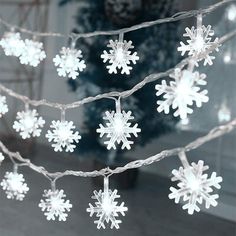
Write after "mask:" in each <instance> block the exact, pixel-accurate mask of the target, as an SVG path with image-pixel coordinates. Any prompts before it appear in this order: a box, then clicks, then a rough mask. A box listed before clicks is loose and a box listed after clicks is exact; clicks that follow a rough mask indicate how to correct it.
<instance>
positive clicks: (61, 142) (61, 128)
mask: <svg viewBox="0 0 236 236" xmlns="http://www.w3.org/2000/svg"><path fill="white" fill-rule="evenodd" d="M50 127H51V128H52V129H53V131H50V130H48V132H47V134H46V138H48V141H49V142H51V141H53V142H54V144H52V147H53V148H54V151H55V152H57V151H59V152H62V151H63V148H65V151H66V152H73V151H74V149H75V147H76V145H75V144H73V143H74V142H76V143H78V142H79V140H80V139H81V136H80V135H79V132H78V131H76V132H74V131H73V129H75V126H74V124H73V122H72V121H60V120H57V121H55V120H53V121H52V124H51V126H50Z"/></svg>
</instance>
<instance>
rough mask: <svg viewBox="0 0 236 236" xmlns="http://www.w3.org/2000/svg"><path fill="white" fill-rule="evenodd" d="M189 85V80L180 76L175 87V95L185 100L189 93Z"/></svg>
mask: <svg viewBox="0 0 236 236" xmlns="http://www.w3.org/2000/svg"><path fill="white" fill-rule="evenodd" d="M191 91H192V90H191V85H190V82H189V81H187V79H186V78H182V79H181V80H180V82H179V84H178V85H177V87H176V91H175V92H176V95H177V97H178V99H181V100H182V99H183V100H185V99H186V98H187V97H188V96H189V94H191Z"/></svg>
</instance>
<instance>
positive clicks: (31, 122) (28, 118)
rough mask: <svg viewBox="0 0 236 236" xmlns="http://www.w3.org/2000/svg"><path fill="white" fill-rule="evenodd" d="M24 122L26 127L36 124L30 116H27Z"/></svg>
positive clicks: (29, 127)
mask: <svg viewBox="0 0 236 236" xmlns="http://www.w3.org/2000/svg"><path fill="white" fill-rule="evenodd" d="M23 123H24V127H25V128H26V129H31V128H32V127H33V126H34V120H33V119H32V117H30V116H26V117H25V119H24V120H23Z"/></svg>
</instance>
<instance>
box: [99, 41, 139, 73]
mask: <svg viewBox="0 0 236 236" xmlns="http://www.w3.org/2000/svg"><path fill="white" fill-rule="evenodd" d="M107 47H108V48H111V49H110V50H109V52H107V51H105V50H104V51H103V54H102V55H101V58H102V59H103V62H107V61H108V62H109V64H110V65H108V66H107V69H108V72H109V73H110V74H112V73H115V74H117V69H121V74H127V75H129V74H130V70H131V69H132V67H131V66H130V64H131V62H132V63H133V64H136V61H137V60H138V59H139V57H138V56H137V52H134V53H133V54H131V51H130V49H133V48H134V46H133V45H132V41H128V42H127V41H126V40H124V41H118V40H115V41H113V40H110V41H109V44H108V45H107Z"/></svg>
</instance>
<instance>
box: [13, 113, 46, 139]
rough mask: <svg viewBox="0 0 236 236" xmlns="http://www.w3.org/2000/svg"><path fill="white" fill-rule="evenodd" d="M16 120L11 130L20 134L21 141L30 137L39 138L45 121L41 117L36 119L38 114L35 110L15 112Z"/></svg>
mask: <svg viewBox="0 0 236 236" xmlns="http://www.w3.org/2000/svg"><path fill="white" fill-rule="evenodd" d="M16 119H17V120H16V121H15V122H14V124H13V128H14V129H15V130H16V131H17V132H19V133H20V135H21V136H22V138H23V139H26V138H30V137H31V136H32V137H39V136H40V134H41V131H42V130H41V128H42V127H43V126H44V124H45V120H43V118H42V117H41V116H40V117H38V112H37V111H36V110H35V109H33V110H29V109H26V110H25V111H21V112H17V116H16Z"/></svg>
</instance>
